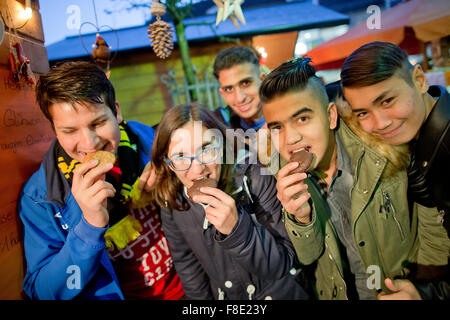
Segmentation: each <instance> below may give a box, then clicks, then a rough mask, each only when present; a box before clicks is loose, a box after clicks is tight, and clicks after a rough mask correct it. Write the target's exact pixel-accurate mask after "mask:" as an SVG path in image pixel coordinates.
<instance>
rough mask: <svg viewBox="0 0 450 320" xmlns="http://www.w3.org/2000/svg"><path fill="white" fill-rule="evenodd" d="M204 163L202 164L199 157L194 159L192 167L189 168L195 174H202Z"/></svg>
mask: <svg viewBox="0 0 450 320" xmlns="http://www.w3.org/2000/svg"><path fill="white" fill-rule="evenodd" d="M204 166H205V165H204V164H201V163H200V162H199V161H198V159H193V160H192V164H191V167H190V168H189V169H190V170H191V172H192V173H194V174H200V173H202V172H203V170H204Z"/></svg>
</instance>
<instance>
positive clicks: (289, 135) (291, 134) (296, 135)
mask: <svg viewBox="0 0 450 320" xmlns="http://www.w3.org/2000/svg"><path fill="white" fill-rule="evenodd" d="M285 131H286V133H285V135H286V143H287V144H288V145H295V144H296V143H299V142H300V141H302V139H303V137H302V135H301V134H300V132H298V131H297V130H295V129H294V128H292V127H291V126H289V125H287V126H286V129H285Z"/></svg>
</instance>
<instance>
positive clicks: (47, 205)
mask: <svg viewBox="0 0 450 320" xmlns="http://www.w3.org/2000/svg"><path fill="white" fill-rule="evenodd" d="M36 99H37V102H38V103H39V106H40V108H41V111H42V112H43V113H44V115H45V116H46V117H47V119H48V120H49V121H50V123H51V125H52V128H53V130H54V132H55V134H56V139H55V140H54V141H53V143H52V145H51V146H50V148H49V150H48V151H47V153H46V155H45V157H44V159H43V161H42V164H41V167H40V169H39V170H38V171H37V172H36V173H34V175H33V176H32V177H31V178H30V179H29V180H28V181H27V183H26V184H25V186H24V188H23V191H22V193H21V197H20V203H19V212H20V217H21V219H22V221H23V225H24V237H25V239H24V243H25V256H26V261H27V272H26V275H25V279H24V290H25V292H26V293H27V295H28V296H29V297H30V298H32V299H74V298H81V299H123V298H129V299H178V298H180V297H182V296H183V295H184V293H183V290H182V288H181V283H180V281H179V278H178V276H177V274H176V273H175V270H174V268H173V264H172V257H171V255H170V252H169V249H168V245H167V240H166V238H165V237H164V235H163V233H162V229H161V224H160V220H159V214H158V210H157V208H156V207H155V206H154V205H153V202H152V201H150V198H146V195H147V193H146V191H148V189H149V187H150V186H151V185H152V183H153V180H154V177H153V175H150V174H149V173H150V172H151V171H150V170H148V169H149V166H146V164H147V163H148V162H149V160H150V158H149V154H150V150H151V146H152V143H153V138H154V130H153V129H152V128H151V127H149V126H146V125H144V124H141V123H138V122H133V121H130V122H125V121H123V118H122V114H121V111H120V106H119V103H118V102H117V101H116V100H115V92H114V88H113V86H112V84H111V82H110V81H109V80H108V79H107V77H106V75H105V74H104V72H103V71H102V70H100V69H99V68H98V67H96V66H95V65H94V64H91V63H87V62H68V63H64V64H61V65H59V66H57V67H55V68H53V69H52V70H51V71H50V72H49V73H48V74H45V75H42V76H41V78H40V80H39V82H38V84H37V87H36ZM99 150H103V151H109V152H112V153H114V154H115V155H116V157H117V161H116V163H115V164H114V165H113V164H99V163H98V161H97V160H91V161H89V162H85V163H83V159H84V158H85V156H86V155H87V154H90V153H93V152H96V151H99ZM144 168H145V169H144ZM141 191H142V192H141Z"/></svg>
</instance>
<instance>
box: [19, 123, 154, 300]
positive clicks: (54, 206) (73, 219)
mask: <svg viewBox="0 0 450 320" xmlns="http://www.w3.org/2000/svg"><path fill="white" fill-rule="evenodd" d="M127 124H128V126H129V127H130V129H131V130H132V131H133V132H134V133H135V134H136V135H137V136H138V137H139V142H138V143H137V145H138V152H139V155H140V164H139V166H140V170H141V171H142V170H143V168H144V166H145V164H146V163H147V162H148V161H150V151H151V147H152V143H153V139H154V135H155V132H154V130H153V129H152V128H151V127H148V126H146V125H144V124H141V123H139V122H135V121H129V122H127ZM55 143H56V140H55V141H54V142H53V143H52V145H51V146H50V148H49V150H48V151H47V153H46V154H45V156H44V160H43V161H42V164H41V167H40V169H39V170H38V171H36V172H35V173H34V174H33V176H32V177H31V178H30V179H29V180H28V181H27V182H26V184H25V186H24V188H23V190H22V193H21V195H20V201H19V213H20V217H21V219H22V222H23V225H24V246H25V257H26V262H27V272H26V275H25V279H24V282H23V287H24V290H25V292H26V294H27V295H28V296H29V297H30V298H31V299H45V300H50V299H74V298H81V299H123V294H122V292H121V290H120V287H119V282H118V280H117V277H116V274H115V272H114V269H113V266H112V264H111V261H110V259H109V257H108V254H107V252H106V249H105V238H104V234H105V232H106V230H107V229H108V226H107V227H105V228H96V227H93V226H91V225H90V224H88V223H87V222H86V220H85V219H84V217H83V215H82V212H81V209H80V207H79V206H78V204H77V202H76V201H75V198H74V197H73V195H72V193H71V191H70V186H69V184H68V182H67V180H66V179H65V177H64V175H63V174H62V173H61V171H60V170H59V169H58V167H57V164H56V157H55Z"/></svg>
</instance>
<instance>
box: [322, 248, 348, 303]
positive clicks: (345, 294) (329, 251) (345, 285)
mask: <svg viewBox="0 0 450 320" xmlns="http://www.w3.org/2000/svg"><path fill="white" fill-rule="evenodd" d="M325 248H327V249H328V257H329V258H330V260H331V261H332V262H333V263H334V265H335V266H336V269H337V271H338V273H339V276H340V277H341V281H342V283H343V284H344V290H345V291H344V296H345V298H346V299H347V300H348V297H347V283H346V282H345V280H344V276H343V275H342V274H341V270H339V267H338V264H337V262H336V260H334V257H333V255H332V254H331V250H329V248H328V245H327V243H326V241H325Z"/></svg>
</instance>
